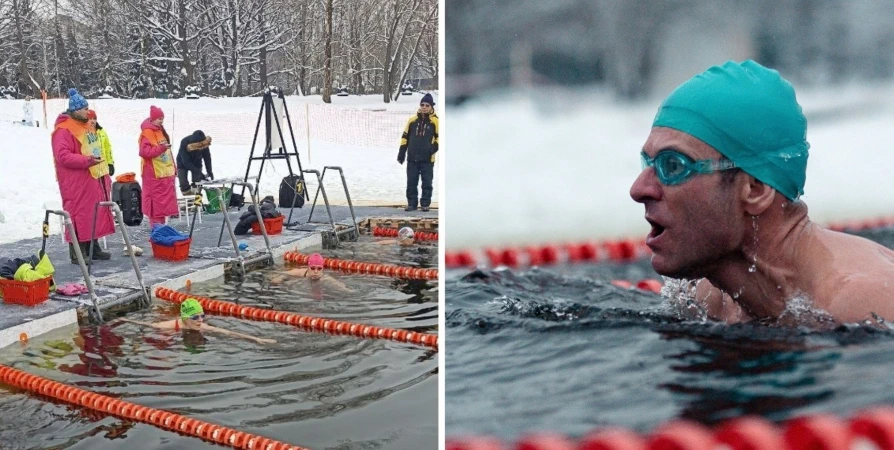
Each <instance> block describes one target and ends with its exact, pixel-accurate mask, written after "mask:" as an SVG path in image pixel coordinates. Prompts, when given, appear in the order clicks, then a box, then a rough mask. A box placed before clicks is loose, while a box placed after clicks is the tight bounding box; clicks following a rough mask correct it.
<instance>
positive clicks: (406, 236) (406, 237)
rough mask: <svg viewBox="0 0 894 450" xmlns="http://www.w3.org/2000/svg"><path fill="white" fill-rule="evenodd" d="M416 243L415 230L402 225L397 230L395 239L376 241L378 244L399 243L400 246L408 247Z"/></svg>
mask: <svg viewBox="0 0 894 450" xmlns="http://www.w3.org/2000/svg"><path fill="white" fill-rule="evenodd" d="M415 243H416V232H415V231H413V229H412V228H410V227H403V228H401V229H400V230H398V232H397V239H383V240H381V241H376V244H379V245H393V244H400V246H401V247H409V246H411V245H413V244H415Z"/></svg>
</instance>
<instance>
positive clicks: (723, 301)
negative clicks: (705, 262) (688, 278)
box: [695, 278, 751, 323]
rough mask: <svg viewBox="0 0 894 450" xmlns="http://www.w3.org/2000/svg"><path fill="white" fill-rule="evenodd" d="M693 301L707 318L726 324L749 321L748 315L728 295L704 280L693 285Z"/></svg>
mask: <svg viewBox="0 0 894 450" xmlns="http://www.w3.org/2000/svg"><path fill="white" fill-rule="evenodd" d="M695 301H696V302H698V304H699V305H701V306H702V308H705V311H706V312H707V313H708V318H710V319H713V320H722V321H724V322H726V323H739V322H747V321H749V320H751V317H749V316H748V314H745V311H743V310H742V308H741V307H740V306H739V304H738V303H736V301H735V300H733V299H732V297H730V296H729V295H727V294H726V293H724V292H723V291H721V290H720V289H718V288H716V287H714V285H713V284H711V282H710V281H708V280H706V279H704V278H703V279H701V280H699V281H698V282H697V283H696V285H695Z"/></svg>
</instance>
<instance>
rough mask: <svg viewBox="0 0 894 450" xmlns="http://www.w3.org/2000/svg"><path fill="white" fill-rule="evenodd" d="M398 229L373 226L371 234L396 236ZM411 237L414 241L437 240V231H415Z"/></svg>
mask: <svg viewBox="0 0 894 450" xmlns="http://www.w3.org/2000/svg"><path fill="white" fill-rule="evenodd" d="M399 232H400V230H398V229H397V228H382V227H375V228H373V236H384V237H397V236H398V233H399ZM413 239H414V240H416V241H437V240H438V233H429V232H427V231H416V232H415V233H414V234H413Z"/></svg>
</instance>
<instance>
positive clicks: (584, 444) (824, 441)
mask: <svg viewBox="0 0 894 450" xmlns="http://www.w3.org/2000/svg"><path fill="white" fill-rule="evenodd" d="M720 449H723V450H892V449H894V408H891V407H878V408H872V409H868V410H865V411H862V412H860V413H858V414H857V415H856V416H854V417H853V418H851V419H850V420H847V421H844V420H841V419H839V418H837V417H835V416H832V415H828V414H817V415H810V416H805V417H799V418H796V419H792V420H789V421H787V422H785V423H784V424H782V425H774V424H772V423H770V422H768V421H766V420H765V419H763V418H760V417H742V418H738V419H733V420H730V421H728V422H725V423H723V424H722V425H721V426H719V427H717V428H713V429H712V428H708V427H706V426H704V425H701V424H698V423H695V422H691V421H684V420H676V421H672V422H669V423H667V424H665V425H662V426H660V427H658V428H657V429H656V430H654V431H653V432H652V433H650V434H648V435H640V434H638V433H635V432H633V431H630V430H626V429H622V428H609V429H603V430H598V431H595V432H593V433H590V434H588V435H586V436H584V437H583V438H581V439H576V440H575V439H571V438H568V437H565V436H562V435H559V434H554V433H538V434H531V435H527V436H524V437H522V438H521V439H519V440H518V441H516V442H514V443H504V442H501V441H499V440H497V439H494V438H491V437H477V436H471V437H450V438H448V439H447V446H446V450H720Z"/></svg>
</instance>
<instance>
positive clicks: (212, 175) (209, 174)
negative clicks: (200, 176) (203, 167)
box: [205, 172, 214, 180]
mask: <svg viewBox="0 0 894 450" xmlns="http://www.w3.org/2000/svg"><path fill="white" fill-rule="evenodd" d="M205 179H206V180H213V179H214V174H213V173H211V172H208V176H207V177H205Z"/></svg>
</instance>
